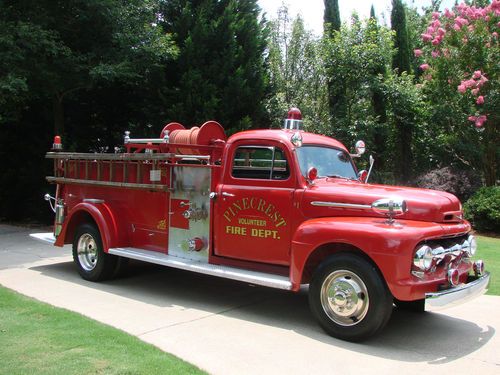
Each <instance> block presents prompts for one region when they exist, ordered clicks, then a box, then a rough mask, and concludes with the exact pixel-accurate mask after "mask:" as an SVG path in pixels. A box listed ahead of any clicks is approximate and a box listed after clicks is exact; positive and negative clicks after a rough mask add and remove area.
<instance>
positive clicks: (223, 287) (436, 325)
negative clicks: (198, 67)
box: [31, 262, 495, 364]
mask: <svg viewBox="0 0 500 375" xmlns="http://www.w3.org/2000/svg"><path fill="white" fill-rule="evenodd" d="M31 269H32V270H35V271H37V272H41V273H42V274H43V275H46V276H49V277H53V278H56V279H60V280H64V281H67V282H72V283H75V284H79V285H83V286H85V287H88V288H93V289H95V290H99V291H103V292H107V293H112V294H115V295H119V296H122V297H126V298H129V299H133V300H136V301H139V302H142V303H145V304H151V305H155V306H158V307H170V306H176V307H177V308H179V307H181V308H184V309H197V310H202V311H206V312H207V313H209V314H219V315H222V316H227V317H230V318H233V319H240V320H244V321H251V322H254V323H258V324H261V325H267V326H272V327H277V328H281V329H284V330H290V331H294V332H296V333H297V334H299V335H302V336H305V337H308V338H310V339H314V340H317V341H319V342H322V343H325V344H328V345H332V346H336V347H339V348H342V349H344V350H350V351H353V352H359V353H363V354H368V355H372V356H376V357H380V358H387V359H392V360H399V361H403V362H427V363H430V364H441V363H447V362H452V361H454V360H456V359H459V358H461V357H464V356H466V355H467V354H470V353H472V352H474V351H476V350H478V349H479V348H481V347H482V346H483V345H485V344H486V343H487V342H488V341H489V340H490V339H491V338H492V337H493V336H494V334H495V329H494V328H493V327H491V326H488V328H487V329H486V330H483V328H481V327H480V326H478V325H477V324H474V323H473V322H471V321H467V320H463V319H457V318H453V317H450V316H447V315H443V314H438V313H423V314H421V313H420V314H419V313H413V312H407V311H400V310H398V309H394V311H393V315H392V318H391V320H390V321H389V324H388V325H387V327H386V328H385V330H384V331H383V332H382V333H381V334H380V335H378V336H376V337H374V338H372V339H370V340H368V341H365V342H363V343H349V342H345V341H341V340H337V339H334V338H332V337H330V336H328V335H327V334H326V333H324V332H323V331H322V329H321V328H320V327H319V326H318V325H317V324H316V322H315V320H314V318H313V316H312V315H311V313H310V312H309V307H308V301H307V291H305V290H304V291H301V292H300V293H291V292H287V291H281V290H277V289H270V288H264V287H259V286H252V285H248V284H245V283H241V282H237V281H232V280H226V279H221V278H218V277H212V276H207V275H202V274H196V273H192V272H188V271H182V270H178V269H173V268H167V267H161V266H156V265H152V264H146V263H141V262H131V264H130V266H129V269H128V270H127V272H126V274H125V275H124V276H123V277H121V278H119V279H116V280H111V281H106V282H101V283H93V282H88V281H85V280H83V279H81V278H80V276H79V275H78V273H77V271H76V269H75V267H74V265H73V263H71V262H63V263H56V264H51V265H46V266H36V267H32V268H31ZM469 306H470V309H471V316H472V314H473V312H474V309H475V308H474V305H473V304H469Z"/></svg>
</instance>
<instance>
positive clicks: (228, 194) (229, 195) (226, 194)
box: [222, 191, 234, 197]
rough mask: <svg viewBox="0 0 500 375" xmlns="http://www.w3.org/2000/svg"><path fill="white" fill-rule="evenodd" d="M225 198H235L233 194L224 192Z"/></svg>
mask: <svg viewBox="0 0 500 375" xmlns="http://www.w3.org/2000/svg"><path fill="white" fill-rule="evenodd" d="M222 196H223V197H234V194H231V193H226V192H225V191H223V192H222Z"/></svg>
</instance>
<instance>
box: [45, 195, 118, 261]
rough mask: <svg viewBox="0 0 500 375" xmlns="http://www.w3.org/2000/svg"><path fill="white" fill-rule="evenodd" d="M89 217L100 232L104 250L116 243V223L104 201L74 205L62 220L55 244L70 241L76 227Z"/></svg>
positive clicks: (61, 244) (114, 245) (60, 244)
mask: <svg viewBox="0 0 500 375" xmlns="http://www.w3.org/2000/svg"><path fill="white" fill-rule="evenodd" d="M89 217H90V218H91V219H92V220H93V221H94V222H95V224H96V225H97V227H98V229H99V232H100V234H101V239H102V246H103V250H104V251H105V252H107V251H108V249H109V248H110V247H116V246H117V245H118V233H119V232H118V224H117V220H116V219H115V217H114V215H113V213H112V211H111V209H110V208H109V207H108V205H106V204H105V203H97V204H94V203H87V202H83V203H79V204H77V205H75V206H74V207H73V208H72V209H71V211H70V212H69V213H68V216H67V217H66V219H65V220H64V225H63V228H62V231H61V233H60V234H59V236H58V237H57V240H56V242H55V245H56V246H63V245H64V244H68V243H72V242H73V237H74V234H75V231H76V228H77V227H78V226H79V225H80V224H82V223H84V222H86V221H88V219H89Z"/></svg>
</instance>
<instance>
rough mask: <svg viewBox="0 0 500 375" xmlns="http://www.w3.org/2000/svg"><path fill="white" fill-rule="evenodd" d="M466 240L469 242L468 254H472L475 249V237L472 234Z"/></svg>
mask: <svg viewBox="0 0 500 375" xmlns="http://www.w3.org/2000/svg"><path fill="white" fill-rule="evenodd" d="M467 242H469V254H470V256H473V255H474V254H475V253H476V250H477V242H476V237H474V236H473V235H470V236H469V237H468V238H467Z"/></svg>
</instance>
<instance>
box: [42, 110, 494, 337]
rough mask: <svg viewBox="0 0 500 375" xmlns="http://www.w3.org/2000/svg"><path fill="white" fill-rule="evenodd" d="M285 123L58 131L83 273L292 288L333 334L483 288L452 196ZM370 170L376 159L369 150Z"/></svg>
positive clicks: (57, 237) (65, 239) (58, 166)
mask: <svg viewBox="0 0 500 375" xmlns="http://www.w3.org/2000/svg"><path fill="white" fill-rule="evenodd" d="M301 124H302V119H301V114H300V111H299V110H298V109H296V108H292V109H291V110H290V111H289V114H288V118H287V119H286V120H285V126H284V128H283V129H275V130H270V129H267V130H251V131H244V132H240V133H237V134H235V135H233V136H231V137H230V138H229V139H227V140H226V136H225V134H224V130H223V128H222V127H221V125H220V124H219V123H217V122H215V121H208V122H206V123H204V124H203V125H202V126H201V127H199V128H198V127H192V128H190V129H186V128H184V126H183V125H181V124H179V123H169V124H168V125H166V126H165V127H164V129H163V130H162V132H161V134H160V137H159V138H157V139H132V138H131V137H130V133H129V132H126V133H125V138H124V147H125V152H122V153H114V154H105V153H69V152H63V151H62V147H61V139H60V138H59V137H56V138H55V141H54V146H53V151H52V152H49V153H47V158H49V159H53V161H54V175H53V176H50V177H47V180H48V181H49V182H50V183H53V184H56V194H55V197H51V196H48V195H46V199H47V200H49V201H50V203H51V205H52V206H53V210H54V212H55V224H54V232H53V233H39V234H35V235H33V236H34V237H35V238H37V239H39V240H42V241H46V242H51V243H54V244H55V245H56V246H63V245H64V244H72V246H73V258H74V262H75V264H76V268H77V269H78V272H79V273H80V275H81V276H82V277H83V278H84V279H86V280H90V281H99V280H103V279H107V278H111V277H113V276H116V275H117V273H118V272H119V271H120V269H121V268H122V267H123V266H124V264H125V260H127V258H131V259H137V260H141V261H145V262H151V263H156V264H160V265H165V266H169V267H175V268H180V269H184V270H189V271H194V272H200V273H204V274H208V275H214V276H219V277H224V278H228V279H234V280H239V281H243V282H246V283H251V284H257V285H264V286H268V287H274V288H280V289H287V290H291V291H294V292H297V291H299V290H300V289H301V286H305V285H307V284H308V285H309V291H308V293H309V303H310V307H311V310H312V313H313V315H314V316H315V317H316V318H317V320H318V321H319V324H320V325H321V326H322V327H323V328H324V329H325V330H326V331H327V332H328V333H329V334H330V335H332V336H335V337H338V338H341V339H345V340H351V341H358V340H362V339H364V338H367V337H369V336H371V335H374V334H375V333H377V332H379V331H380V330H381V329H382V328H383V327H384V326H385V324H386V323H387V321H388V320H389V317H390V316H391V312H392V309H393V303H394V304H395V305H396V306H398V307H400V308H412V309H417V310H422V311H423V310H434V309H439V308H443V307H446V306H450V305H455V304H457V303H460V302H463V301H465V300H468V299H470V298H472V297H476V296H479V295H481V294H483V293H484V292H485V291H486V290H487V287H488V283H489V277H490V276H489V273H487V272H485V271H484V264H483V262H482V261H480V260H478V261H475V262H474V261H472V260H471V257H472V256H473V255H474V253H475V251H476V247H477V245H476V240H475V238H474V236H473V235H472V234H471V226H470V224H469V223H468V222H467V221H465V220H464V219H463V217H462V207H461V204H460V202H459V201H458V199H457V198H456V197H455V196H453V195H451V194H448V193H445V192H441V191H434V190H425V189H414V188H406V187H394V186H384V185H376V184H368V183H367V179H368V177H369V172H368V173H367V172H366V171H361V172H359V173H358V172H357V169H356V166H355V165H354V163H353V157H359V156H360V155H361V154H362V153H364V149H365V146H364V143H363V142H361V141H359V142H358V143H357V144H356V154H354V155H351V154H349V152H348V150H347V149H346V147H345V146H344V145H342V144H341V143H340V142H338V141H336V140H334V139H332V138H329V137H325V136H321V135H316V134H311V133H308V132H304V131H302V130H301ZM370 159H371V162H370V171H371V167H372V166H373V159H372V158H371V157H370Z"/></svg>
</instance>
